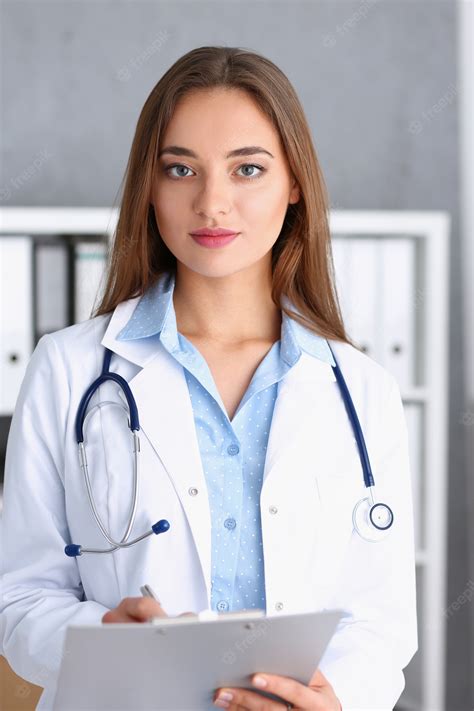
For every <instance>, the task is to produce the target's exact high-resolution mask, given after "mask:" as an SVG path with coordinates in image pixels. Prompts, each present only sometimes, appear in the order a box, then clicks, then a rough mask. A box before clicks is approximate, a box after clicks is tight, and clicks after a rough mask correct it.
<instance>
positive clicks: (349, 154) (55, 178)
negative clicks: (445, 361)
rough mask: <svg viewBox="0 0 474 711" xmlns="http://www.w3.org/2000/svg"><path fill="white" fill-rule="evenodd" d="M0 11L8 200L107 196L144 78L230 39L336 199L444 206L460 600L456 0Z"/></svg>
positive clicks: (464, 622) (459, 620)
mask: <svg viewBox="0 0 474 711" xmlns="http://www.w3.org/2000/svg"><path fill="white" fill-rule="evenodd" d="M0 12H1V20H2V29H1V36H0V37H1V62H2V72H1V103H0V130H1V139H0V140H1V145H0V156H1V168H0V170H1V172H0V204H2V205H4V206H7V205H11V206H17V205H28V206H33V205H42V206H46V205H55V206H90V207H93V206H105V205H111V204H112V203H113V202H114V200H115V198H116V194H117V191H118V189H119V184H120V181H121V179H122V176H123V172H124V169H125V164H126V160H127V157H128V151H129V148H130V144H131V140H132V137H133V133H134V129H135V124H136V120H137V118H138V114H139V112H140V109H141V107H142V105H143V103H144V101H145V99H146V97H147V96H148V94H149V92H150V90H151V88H152V87H153V86H154V84H155V83H156V82H157V81H158V79H159V77H160V76H161V74H162V73H163V72H164V71H165V70H166V69H167V68H168V67H169V66H170V65H171V64H172V63H173V62H174V61H175V60H176V59H177V58H178V57H179V56H181V55H182V54H184V53H185V52H187V51H188V50H189V49H191V48H194V47H198V46H201V45H205V44H225V45H229V46H233V45H235V46H242V47H247V48H250V49H253V50H255V51H258V52H261V53H262V54H264V55H266V56H268V57H269V58H270V59H272V60H273V61H275V62H276V63H277V64H278V65H279V66H280V67H281V68H282V70H283V71H285V72H286V74H287V75H288V77H289V78H290V80H291V81H292V82H293V84H294V86H295V88H296V90H297V92H298V93H299V96H300V98H301V100H302V103H303V105H304V108H305V111H306V113H307V116H308V119H309V122H310V124H311V127H312V130H313V135H314V140H315V145H316V149H317V152H318V155H319V158H320V161H321V164H322V168H323V172H324V174H325V177H326V181H327V184H328V188H329V193H330V196H331V204H332V206H333V208H339V209H351V208H352V209H363V208H366V209H371V208H374V209H376V208H378V209H404V208H406V209H443V210H448V211H449V212H450V214H451V216H452V220H453V225H452V226H453V232H452V242H451V258H450V277H451V294H450V299H451V302H450V318H451V325H450V333H449V339H450V359H451V375H450V427H449V429H450V431H449V435H450V445H449V463H450V474H449V479H450V487H449V502H448V506H449V530H450V534H449V555H448V559H449V571H448V602H451V601H453V600H455V599H456V598H457V597H458V596H459V595H460V594H461V593H462V591H463V590H464V589H465V588H466V584H467V581H468V560H469V555H470V556H472V548H471V551H470V554H469V548H468V540H469V539H468V513H469V512H468V506H469V503H468V497H467V491H468V474H470V475H471V476H472V472H470V471H469V466H468V461H467V455H466V453H467V447H466V443H467V440H468V437H469V438H470V439H472V435H473V427H472V424H471V425H469V424H466V421H469V418H466V417H464V418H463V417H462V415H463V413H466V411H467V403H466V402H465V400H464V383H463V381H462V377H461V372H462V368H463V365H464V357H465V355H464V354H465V343H464V333H463V327H462V323H463V320H462V317H463V306H462V289H463V284H462V273H463V272H462V269H461V264H462V247H461V245H462V242H461V235H460V204H459V194H460V184H459V183H460V177H459V176H460V156H459V144H458V138H459V136H458V133H459V128H458V124H459V111H458V99H459V87H458V60H457V56H458V55H457V33H456V13H457V6H456V4H455V3H454V2H451V1H449V0H446V1H444V0H428V1H426V2H423V1H420V0H398V1H391V0H362V1H361V2H353V1H352V0H351V1H350V2H346V1H345V0H337V1H335V0H314V1H311V2H299V1H296V2H290V1H287V2H278V1H276V0H273V1H262V0H260V1H259V0H254V1H253V2H246V1H240V2H236V1H235V0H222V1H221V2H204V1H198V0H193V1H190V2H184V0H174V1H173V2H161V1H157V2H152V1H148V0H129V1H122V0H63V1H61V0H55V1H49V0H18V1H16V2H13V1H9V0H3V2H1V4H0ZM440 105H442V106H443V107H444V108H442V110H437V108H436V107H438V108H439V106H440ZM434 107H435V108H434ZM25 174H27V176H28V177H25ZM463 422H464V424H463ZM471 469H472V463H471ZM471 514H472V504H471ZM472 608H473V605H472V603H471V604H470V605H464V606H463V607H462V608H461V609H460V610H459V611H458V612H457V613H456V615H454V616H452V618H451V619H450V620H449V622H448V648H447V660H448V680H447V700H448V701H447V708H448V709H449V711H455V710H459V711H466V710H467V709H472V708H473V706H474V690H473V688H472V687H469V683H470V680H471V677H472V669H473V668H474V658H473V657H474V651H473V648H472V639H471V640H470V634H469V629H470V624H471V625H472V616H473V610H472ZM470 643H471V646H470ZM471 681H472V680H471Z"/></svg>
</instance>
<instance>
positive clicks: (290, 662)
mask: <svg viewBox="0 0 474 711" xmlns="http://www.w3.org/2000/svg"><path fill="white" fill-rule="evenodd" d="M344 615H345V613H344V611H342V610H326V611H320V612H305V613H299V614H291V615H278V616H273V615H271V616H262V617H259V616H258V615H255V613H252V611H249V614H248V615H245V614H242V613H240V614H232V613H227V614H222V615H219V619H217V620H205V621H203V620H199V619H198V618H193V617H187V618H186V617H181V618H162V619H161V620H160V619H159V618H157V619H155V620H154V622H153V623H145V624H140V623H137V624H106V625H103V624H99V625H80V626H79V625H78V626H74V625H71V626H69V627H68V629H67V631H66V637H65V643H64V655H63V660H62V665H61V671H60V678H59V682H58V688H57V692H56V697H55V701H54V706H53V709H54V710H55V711H79V710H80V711H92V710H94V711H97V709H101V711H102V710H107V709H108V710H109V711H112V709H113V711H126V710H128V709H133V711H140V710H141V711H145V710H146V711H150V710H151V709H153V710H154V711H155V710H156V711H178V710H179V711H210V709H215V708H216V707H215V706H214V705H213V703H212V699H213V695H214V692H215V690H216V689H217V688H218V687H222V686H234V687H235V686H241V687H246V688H249V689H252V690H253V691H254V692H256V693H262V694H263V695H264V696H269V697H270V698H274V699H277V700H281V699H279V697H275V696H272V695H271V694H267V693H265V692H259V691H257V689H256V688H255V687H252V686H251V684H250V675H251V674H254V673H255V672H258V671H260V672H265V671H266V672H268V673H272V674H282V675H284V676H289V677H292V678H294V679H296V680H298V681H300V682H301V683H304V684H307V683H308V682H309V680H310V678H311V676H312V675H313V673H314V671H315V670H316V668H317V666H318V664H319V661H320V659H321V658H322V656H323V653H324V651H325V649H326V647H327V646H328V644H329V642H330V640H331V637H332V635H333V633H334V631H335V629H336V627H337V624H338V622H339V620H340V619H341V618H342V617H343V616H344ZM173 619H175V620H176V621H177V620H179V622H177V624H173ZM160 622H161V624H160Z"/></svg>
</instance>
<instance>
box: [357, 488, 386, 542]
mask: <svg viewBox="0 0 474 711" xmlns="http://www.w3.org/2000/svg"><path fill="white" fill-rule="evenodd" d="M352 522H353V524H354V528H355V530H356V531H357V533H358V534H359V535H360V536H361V537H362V538H364V539H365V540H366V541H372V542H374V543H376V542H378V541H383V539H384V538H386V537H387V536H388V535H389V533H390V528H391V527H392V524H393V511H392V509H391V508H390V506H387V504H383V503H376V504H374V503H373V502H372V501H371V499H370V498H369V497H366V498H364V499H361V500H360V501H359V502H358V503H357V504H356V505H355V507H354V511H353V512H352Z"/></svg>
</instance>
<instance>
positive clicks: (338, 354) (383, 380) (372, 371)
mask: <svg viewBox="0 0 474 711" xmlns="http://www.w3.org/2000/svg"><path fill="white" fill-rule="evenodd" d="M327 341H328V343H329V345H330V347H331V349H332V351H333V353H334V356H335V358H336V360H337V362H338V365H339V367H340V370H341V372H342V374H343V377H344V379H345V381H346V383H347V384H348V385H349V383H350V386H351V388H352V389H355V390H357V391H359V392H360V393H361V395H365V397H369V396H373V397H374V398H375V399H380V398H382V399H386V398H387V397H388V396H389V395H390V394H391V393H392V392H393V391H395V392H396V393H398V392H399V386H398V382H397V380H396V378H395V377H394V375H393V374H392V373H391V372H390V371H389V370H387V368H385V367H384V366H383V365H381V363H379V362H378V361H376V360H374V359H373V358H372V357H370V356H369V355H367V354H366V353H364V352H363V351H361V350H359V349H358V348H355V347H354V346H352V345H351V344H350V343H345V342H342V341H336V340H332V339H327Z"/></svg>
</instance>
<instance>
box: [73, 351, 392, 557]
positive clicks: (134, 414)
mask: <svg viewBox="0 0 474 711" xmlns="http://www.w3.org/2000/svg"><path fill="white" fill-rule="evenodd" d="M328 346H329V350H330V351H331V353H332V356H333V358H334V363H335V365H332V366H331V367H332V369H333V372H334V374H335V376H336V381H337V383H338V386H339V390H340V392H341V395H342V399H343V401H344V405H345V408H346V411H347V414H348V417H349V420H350V422H351V425H352V429H353V432H354V436H355V439H356V442H357V449H358V452H359V458H360V461H361V465H362V471H363V476H364V485H365V487H366V488H367V489H369V496H370V500H371V502H372V504H371V505H370V503H369V504H368V505H369V507H370V509H369V511H368V518H369V520H370V523H371V524H372V525H373V526H374V528H375V529H378V530H379V531H386V530H387V529H388V528H390V526H391V525H392V523H393V512H392V510H391V509H390V507H389V506H387V504H383V503H375V501H374V497H373V492H372V488H373V487H374V486H375V482H374V477H373V474H372V467H371V465H370V460H369V455H368V452H367V447H366V445H365V439H364V435H363V432H362V427H361V425H360V421H359V418H358V415H357V412H356V409H355V407H354V403H353V401H352V397H351V394H350V392H349V388H348V387H347V385H346V381H345V379H344V376H343V375H342V372H341V369H340V367H339V363H338V361H337V359H336V357H335V355H334V352H333V350H332V348H331V346H330V345H329V343H328ZM111 358H112V351H111V350H110V349H108V348H106V349H105V355H104V361H103V366H102V372H101V374H100V376H99V377H98V378H96V379H95V380H94V382H93V383H92V384H91V385H90V386H89V387H88V388H87V390H86V392H85V393H84V395H83V397H82V398H81V401H80V403H79V407H78V410H77V414H76V420H75V433H76V441H77V445H78V451H79V463H80V467H81V470H82V472H83V476H84V480H85V483H86V491H87V497H88V499H89V503H90V506H91V510H92V513H93V516H94V519H95V521H96V523H97V526H98V527H99V529H100V531H101V533H102V535H103V536H104V538H105V539H106V540H107V542H108V543H109V544H110V545H111V547H110V548H107V549H99V548H83V547H82V546H80V545H76V544H70V545H68V546H66V547H65V553H66V555H68V556H71V557H74V556H78V555H82V553H111V552H112V551H114V550H117V549H119V548H129V547H130V546H133V545H135V543H138V542H139V541H142V540H143V539H144V538H147V537H148V536H151V535H152V534H159V533H164V532H165V531H167V530H168V529H169V527H170V524H169V522H168V521H167V520H166V519H161V520H160V521H158V522H157V523H155V524H153V525H152V526H151V529H150V530H148V531H146V532H145V533H144V534H142V535H141V536H138V537H137V538H135V539H133V540H132V541H128V538H129V536H130V533H131V530H132V528H133V523H134V521H135V515H136V510H137V504H138V481H139V462H138V454H139V451H140V438H139V435H138V432H139V430H140V423H139V417H138V407H137V404H136V402H135V398H134V396H133V393H132V391H131V389H130V386H129V384H128V383H127V381H126V380H125V379H124V378H123V377H122V376H121V375H119V374H118V373H111V372H110V371H109V367H110V361H111ZM108 380H111V381H114V382H116V383H117V384H118V385H119V386H120V387H121V388H122V390H123V392H124V395H125V397H126V400H127V405H128V410H129V414H130V419H129V425H128V426H129V428H130V431H131V434H132V437H133V455H134V466H133V501H132V506H131V509H130V514H129V517H128V518H129V520H128V524H127V527H126V531H125V534H124V536H123V537H122V540H121V541H116V540H114V539H113V538H112V536H111V535H110V533H109V532H108V531H107V529H106V527H105V526H104V524H103V522H102V520H101V518H100V515H99V512H98V511H97V507H96V505H95V501H94V495H93V491H92V485H91V481H90V477H89V469H88V465H87V457H86V451H85V443H84V426H85V424H86V421H87V417H88V416H90V414H91V412H92V411H90V412H89V413H88V414H87V415H86V410H87V407H88V405H89V402H90V400H91V398H92V396H93V395H94V393H95V391H96V390H97V389H98V388H99V387H100V385H102V384H103V383H105V382H107V381H108ZM105 404H114V405H117V404H118V403H114V402H109V401H106V402H102V403H98V405H96V406H95V407H100V406H103V405H105ZM121 407H123V406H121ZM93 409H94V408H93ZM124 409H125V408H124ZM364 501H367V502H369V499H366V500H364V499H362V500H361V501H359V503H358V504H357V505H356V508H355V509H354V512H355V511H356V510H357V508H358V507H359V506H360V505H361V504H363V503H364ZM378 507H379V508H380V507H381V508H382V510H384V511H386V512H387V514H388V515H389V523H388V524H387V525H385V526H379V525H378V524H377V523H376V522H375V520H374V511H375V509H376V508H378ZM353 518H354V525H355V527H356V529H357V530H358V532H359V533H360V535H362V533H361V531H360V530H359V527H358V525H357V524H356V520H355V519H356V516H355V515H354V516H353ZM367 540H371V539H369V538H368V539H367Z"/></svg>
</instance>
